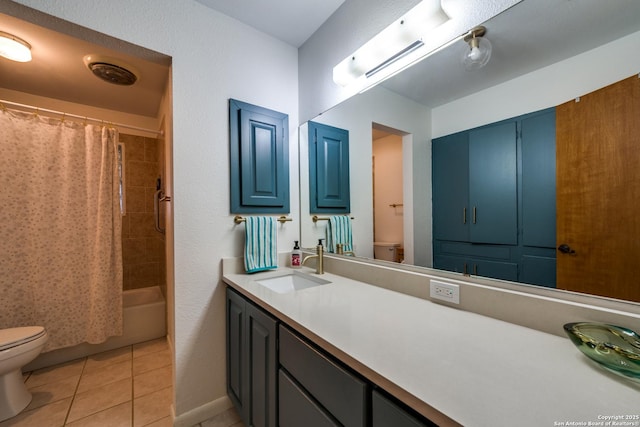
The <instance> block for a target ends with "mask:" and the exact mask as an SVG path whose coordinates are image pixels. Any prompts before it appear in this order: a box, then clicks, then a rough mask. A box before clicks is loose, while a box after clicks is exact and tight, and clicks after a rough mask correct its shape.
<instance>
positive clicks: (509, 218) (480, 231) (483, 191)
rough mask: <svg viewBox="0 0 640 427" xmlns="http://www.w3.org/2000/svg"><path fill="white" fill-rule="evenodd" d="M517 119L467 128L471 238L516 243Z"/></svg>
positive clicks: (487, 241)
mask: <svg viewBox="0 0 640 427" xmlns="http://www.w3.org/2000/svg"><path fill="white" fill-rule="evenodd" d="M516 161H517V158H516V122H515V121H509V122H506V123H501V124H497V125H492V126H488V127H484V128H480V129H476V130H473V131H471V132H469V209H470V211H471V212H470V215H471V225H470V231H469V233H470V241H471V242H474V243H494V244H508V245H515V244H517V243H518V196H517V191H518V189H517V162H516Z"/></svg>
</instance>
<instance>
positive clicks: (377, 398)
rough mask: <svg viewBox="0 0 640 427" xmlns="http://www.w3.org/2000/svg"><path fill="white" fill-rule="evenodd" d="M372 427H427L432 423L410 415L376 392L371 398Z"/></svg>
mask: <svg viewBox="0 0 640 427" xmlns="http://www.w3.org/2000/svg"><path fill="white" fill-rule="evenodd" d="M371 410H372V414H371V417H372V424H371V425H372V427H427V426H435V424H433V423H432V422H430V421H429V420H425V419H419V418H418V417H416V416H414V415H413V414H410V413H409V412H407V411H406V410H404V409H403V408H402V407H401V406H399V405H397V404H395V403H394V402H392V401H391V400H389V399H387V398H386V397H385V396H383V395H382V394H381V393H379V392H378V391H375V390H374V392H373V393H372V396H371Z"/></svg>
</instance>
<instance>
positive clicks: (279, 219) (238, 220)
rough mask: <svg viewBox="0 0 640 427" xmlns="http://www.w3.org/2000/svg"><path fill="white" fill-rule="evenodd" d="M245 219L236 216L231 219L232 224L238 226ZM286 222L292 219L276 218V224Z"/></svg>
mask: <svg viewBox="0 0 640 427" xmlns="http://www.w3.org/2000/svg"><path fill="white" fill-rule="evenodd" d="M246 220H247V219H246V218H244V217H242V216H240V215H236V216H235V217H233V222H235V223H236V224H240V223H242V222H245V221H246ZM287 221H293V218H287V217H286V216H284V215H282V216H281V217H280V218H278V222H280V223H281V224H284V223H285V222H287Z"/></svg>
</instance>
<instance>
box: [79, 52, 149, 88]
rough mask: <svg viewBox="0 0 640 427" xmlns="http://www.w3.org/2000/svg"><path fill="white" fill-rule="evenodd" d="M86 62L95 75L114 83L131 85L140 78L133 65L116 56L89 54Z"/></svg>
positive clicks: (85, 59)
mask: <svg viewBox="0 0 640 427" xmlns="http://www.w3.org/2000/svg"><path fill="white" fill-rule="evenodd" d="M84 63H85V65H86V66H87V68H89V70H90V71H91V72H92V73H93V75H94V76H96V77H98V78H100V79H102V80H104V81H105V82H108V83H111V84H114V85H120V86H131V85H132V84H134V83H135V82H136V81H137V80H138V76H137V73H136V71H135V70H134V68H133V67H131V66H129V65H127V64H124V63H123V62H122V61H120V60H117V59H115V58H108V57H105V56H99V55H87V56H85V57H84Z"/></svg>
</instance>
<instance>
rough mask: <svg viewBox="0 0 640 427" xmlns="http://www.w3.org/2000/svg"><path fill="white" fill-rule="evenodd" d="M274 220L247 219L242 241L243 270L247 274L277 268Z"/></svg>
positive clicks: (271, 218) (263, 218) (273, 218)
mask: <svg viewBox="0 0 640 427" xmlns="http://www.w3.org/2000/svg"><path fill="white" fill-rule="evenodd" d="M276 224H277V222H276V218H275V217H269V216H254V217H247V218H246V221H245V224H244V227H245V241H244V268H245V270H246V271H247V273H255V272H256V271H263V270H270V269H273V268H278V242H277V236H278V229H277V226H276Z"/></svg>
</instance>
